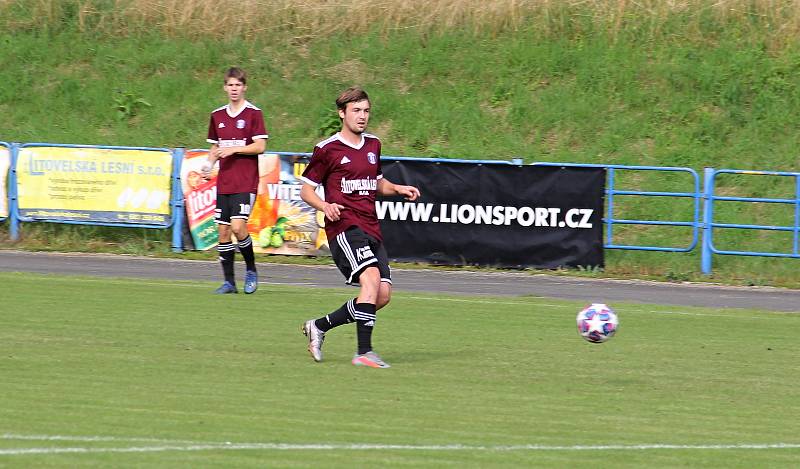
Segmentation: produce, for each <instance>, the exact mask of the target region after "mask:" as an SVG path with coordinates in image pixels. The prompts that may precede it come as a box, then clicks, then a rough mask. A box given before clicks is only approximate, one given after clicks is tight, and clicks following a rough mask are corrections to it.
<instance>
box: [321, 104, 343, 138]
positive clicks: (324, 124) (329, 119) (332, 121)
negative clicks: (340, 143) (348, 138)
mask: <svg viewBox="0 0 800 469" xmlns="http://www.w3.org/2000/svg"><path fill="white" fill-rule="evenodd" d="M341 128H342V120H341V119H340V118H339V113H338V112H331V111H330V110H328V109H326V110H325V111H323V112H322V114H321V115H320V118H319V125H317V132H318V133H319V135H320V136H327V135H331V134H335V133H336V132H338V131H339V130H340V129H341Z"/></svg>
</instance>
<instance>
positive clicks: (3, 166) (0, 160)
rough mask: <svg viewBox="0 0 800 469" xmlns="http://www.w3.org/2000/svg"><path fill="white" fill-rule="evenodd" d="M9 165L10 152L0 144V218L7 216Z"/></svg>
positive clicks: (3, 218)
mask: <svg viewBox="0 0 800 469" xmlns="http://www.w3.org/2000/svg"><path fill="white" fill-rule="evenodd" d="M9 167H11V153H10V152H9V151H8V148H6V147H5V146H4V145H0V220H5V219H6V218H8V182H6V181H8V168H9Z"/></svg>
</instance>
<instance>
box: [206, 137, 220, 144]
mask: <svg viewBox="0 0 800 469" xmlns="http://www.w3.org/2000/svg"><path fill="white" fill-rule="evenodd" d="M206 142H208V143H219V141H218V140H211V139H210V138H207V139H206Z"/></svg>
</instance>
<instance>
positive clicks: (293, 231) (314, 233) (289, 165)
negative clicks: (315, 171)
mask: <svg viewBox="0 0 800 469" xmlns="http://www.w3.org/2000/svg"><path fill="white" fill-rule="evenodd" d="M207 155H208V152H207V151H205V150H196V151H187V152H186V157H185V159H184V161H183V166H182V167H181V183H182V186H183V194H184V199H185V201H186V204H185V205H186V214H187V217H188V219H189V229H190V231H191V233H192V239H193V241H194V244H195V247H196V248H197V249H203V250H205V249H210V248H212V247H214V246H216V245H217V242H218V239H217V228H216V225H215V223H214V209H215V208H216V205H217V192H216V177H217V171H218V165H216V166H215V167H214V169H213V171H212V176H211V178H210V179H208V180H206V179H204V178H203V177H202V175H201V171H200V168H201V166H202V165H203V163H205V160H206V157H207ZM308 158H309V157H308V156H306V155H278V154H274V153H266V154H262V155H259V156H258V170H259V183H258V194H257V196H256V201H255V203H254V205H253V207H252V208H251V213H250V218H249V220H248V222H247V230H248V232H249V233H250V236H251V237H252V238H253V249H254V250H255V252H264V253H270V254H286V255H308V256H316V255H328V254H329V253H330V251H329V250H328V243H327V239H326V237H325V230H324V229H323V226H324V225H323V223H324V222H323V216H322V214H321V213H320V214H318V213H317V211H316V210H314V209H313V208H311V207H310V206H309V205H307V204H306V203H305V202H303V201H302V200H301V199H300V187H301V185H302V184H301V183H300V180H299V179H298V177H299V176H300V175H301V174H302V173H303V170H304V169H305V167H306V165H307V164H308Z"/></svg>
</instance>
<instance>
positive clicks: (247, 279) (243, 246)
mask: <svg viewBox="0 0 800 469" xmlns="http://www.w3.org/2000/svg"><path fill="white" fill-rule="evenodd" d="M231 224H232V226H233V231H234V233H235V234H236V239H238V240H239V252H240V253H242V257H243V258H244V263H245V266H246V267H245V274H244V292H245V293H254V292H255V291H256V289H258V273H257V272H256V256H255V254H254V253H253V238H251V237H250V234H249V233H248V232H247V223H246V221H245V220H240V219H234V220H232V221H231Z"/></svg>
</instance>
